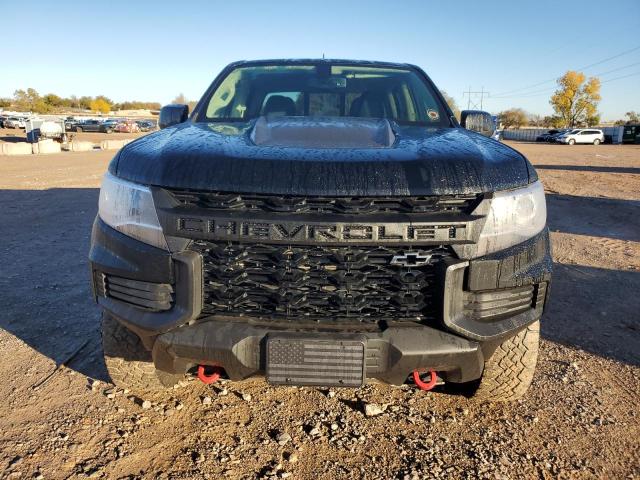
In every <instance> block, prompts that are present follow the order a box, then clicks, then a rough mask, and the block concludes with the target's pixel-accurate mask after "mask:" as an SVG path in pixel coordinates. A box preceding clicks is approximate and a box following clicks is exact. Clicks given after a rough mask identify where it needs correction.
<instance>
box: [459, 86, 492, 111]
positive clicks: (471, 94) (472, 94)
mask: <svg viewBox="0 0 640 480" xmlns="http://www.w3.org/2000/svg"><path fill="white" fill-rule="evenodd" d="M465 95H466V96H467V97H468V98H467V110H471V105H472V104H473V107H474V108H475V109H479V110H482V104H483V102H484V97H485V95H486V96H487V97H488V96H489V92H487V91H486V90H485V89H484V87H482V89H481V90H480V91H479V92H472V91H471V87H469V90H468V91H466V92H462V98H464V96H465ZM478 95H480V107H479V108H478V103H476V102H475V101H474V100H472V98H477V97H478Z"/></svg>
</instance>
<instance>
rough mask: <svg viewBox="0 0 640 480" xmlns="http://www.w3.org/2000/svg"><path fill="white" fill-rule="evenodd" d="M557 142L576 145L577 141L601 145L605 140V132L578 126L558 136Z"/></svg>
mask: <svg viewBox="0 0 640 480" xmlns="http://www.w3.org/2000/svg"><path fill="white" fill-rule="evenodd" d="M556 142H558V143H566V144H568V145H575V144H576V143H592V144H594V145H600V144H601V143H602V142H604V133H602V130H596V129H593V128H576V129H574V130H571V131H570V132H567V133H564V134H562V135H560V136H559V137H557V138H556Z"/></svg>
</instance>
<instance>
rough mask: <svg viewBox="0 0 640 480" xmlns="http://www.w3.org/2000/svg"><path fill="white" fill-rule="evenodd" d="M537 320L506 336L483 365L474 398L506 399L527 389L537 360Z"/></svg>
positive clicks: (514, 396) (538, 325) (502, 400)
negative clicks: (513, 334) (514, 333)
mask: <svg viewBox="0 0 640 480" xmlns="http://www.w3.org/2000/svg"><path fill="white" fill-rule="evenodd" d="M539 343H540V322H539V321H538V322H535V323H532V324H531V325H529V326H528V327H527V328H525V329H523V330H521V331H520V332H518V334H517V335H515V336H513V337H510V338H508V339H507V340H505V341H504V342H502V344H500V346H499V347H498V348H497V349H496V351H495V352H494V353H493V355H492V356H491V357H490V358H489V359H488V360H487V361H486V362H485V364H484V373H483V374H482V379H481V380H480V384H479V386H478V388H477V390H476V391H475V393H474V395H473V396H474V398H475V399H477V400H480V401H486V402H506V401H513V400H518V399H519V398H522V396H523V395H524V394H525V393H526V392H527V390H528V389H529V385H531V381H532V380H533V375H534V372H535V369H536V362H537V361H538V346H539Z"/></svg>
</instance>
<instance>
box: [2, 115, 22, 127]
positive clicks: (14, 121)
mask: <svg viewBox="0 0 640 480" xmlns="http://www.w3.org/2000/svg"><path fill="white" fill-rule="evenodd" d="M26 127H27V125H26V122H25V121H24V118H20V117H9V118H7V119H6V120H5V121H4V128H26Z"/></svg>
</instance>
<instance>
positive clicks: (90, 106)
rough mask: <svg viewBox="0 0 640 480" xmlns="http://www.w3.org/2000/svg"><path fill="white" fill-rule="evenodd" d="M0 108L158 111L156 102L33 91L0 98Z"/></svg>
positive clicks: (103, 111)
mask: <svg viewBox="0 0 640 480" xmlns="http://www.w3.org/2000/svg"><path fill="white" fill-rule="evenodd" d="M0 107H3V108H11V109H13V110H18V111H26V112H34V113H57V112H62V111H68V110H91V111H92V112H98V113H109V112H111V111H114V110H159V109H160V107H161V105H160V103H158V102H140V101H127V102H114V101H113V100H111V99H110V98H109V97H106V96H104V95H98V96H96V97H89V96H82V97H77V96H75V95H72V96H70V97H60V96H58V95H56V94H55V93H47V94H46V95H40V94H39V93H38V92H37V91H36V90H35V89H33V88H27V89H26V90H16V91H15V92H14V93H13V98H0Z"/></svg>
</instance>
